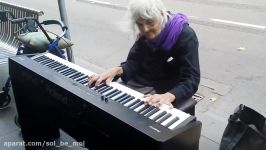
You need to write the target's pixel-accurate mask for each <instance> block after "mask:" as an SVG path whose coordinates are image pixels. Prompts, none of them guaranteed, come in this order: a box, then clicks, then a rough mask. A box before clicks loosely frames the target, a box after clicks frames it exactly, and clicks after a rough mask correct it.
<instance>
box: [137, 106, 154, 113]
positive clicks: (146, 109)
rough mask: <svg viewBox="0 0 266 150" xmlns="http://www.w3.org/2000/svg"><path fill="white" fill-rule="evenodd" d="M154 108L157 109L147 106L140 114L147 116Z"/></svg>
mask: <svg viewBox="0 0 266 150" xmlns="http://www.w3.org/2000/svg"><path fill="white" fill-rule="evenodd" d="M154 108H155V107H154V106H150V105H148V104H147V105H145V108H144V109H142V110H141V111H139V113H140V114H143V115H145V114H146V113H148V112H149V111H151V110H152V109H154Z"/></svg>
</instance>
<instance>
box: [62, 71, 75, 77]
mask: <svg viewBox="0 0 266 150" xmlns="http://www.w3.org/2000/svg"><path fill="white" fill-rule="evenodd" d="M76 72H77V71H76V70H72V71H70V72H68V73H66V74H65V76H69V75H72V74H74V73H76Z"/></svg>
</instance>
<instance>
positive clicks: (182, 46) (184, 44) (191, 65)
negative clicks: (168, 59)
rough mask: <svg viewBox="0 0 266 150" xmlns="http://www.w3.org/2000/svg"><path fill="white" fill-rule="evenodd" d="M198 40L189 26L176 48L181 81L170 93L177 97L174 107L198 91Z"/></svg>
mask: <svg viewBox="0 0 266 150" xmlns="http://www.w3.org/2000/svg"><path fill="white" fill-rule="evenodd" d="M198 45H199V44H198V39H197V36H196V33H195V32H194V30H193V29H192V28H190V27H189V26H187V27H186V28H184V30H183V31H182V33H181V34H180V38H179V40H178V42H177V43H176V44H175V46H174V50H173V51H174V57H176V59H177V60H178V63H179V66H180V68H179V75H180V76H179V81H178V83H177V84H176V85H175V86H174V88H172V89H171V90H170V91H169V92H170V93H172V94H173V95H175V97H176V99H175V101H174V105H175V104H178V103H179V102H180V101H183V100H187V99H188V98H190V97H192V96H193V94H195V93H196V91H197V90H198V86H199V82H200V67H199V56H198Z"/></svg>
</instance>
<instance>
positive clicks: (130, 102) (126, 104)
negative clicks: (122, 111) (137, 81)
mask: <svg viewBox="0 0 266 150" xmlns="http://www.w3.org/2000/svg"><path fill="white" fill-rule="evenodd" d="M137 100H138V99H137V98H135V99H133V100H131V101H129V102H127V103H125V104H124V106H126V107H128V106H129V105H130V104H132V103H134V102H135V101H137Z"/></svg>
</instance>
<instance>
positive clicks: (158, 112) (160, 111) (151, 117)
mask: <svg viewBox="0 0 266 150" xmlns="http://www.w3.org/2000/svg"><path fill="white" fill-rule="evenodd" d="M163 111H165V110H163V109H160V110H159V111H157V112H156V113H155V114H153V115H151V116H150V117H149V118H150V119H153V118H155V117H156V116H158V115H159V114H160V113H162V112H163Z"/></svg>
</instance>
